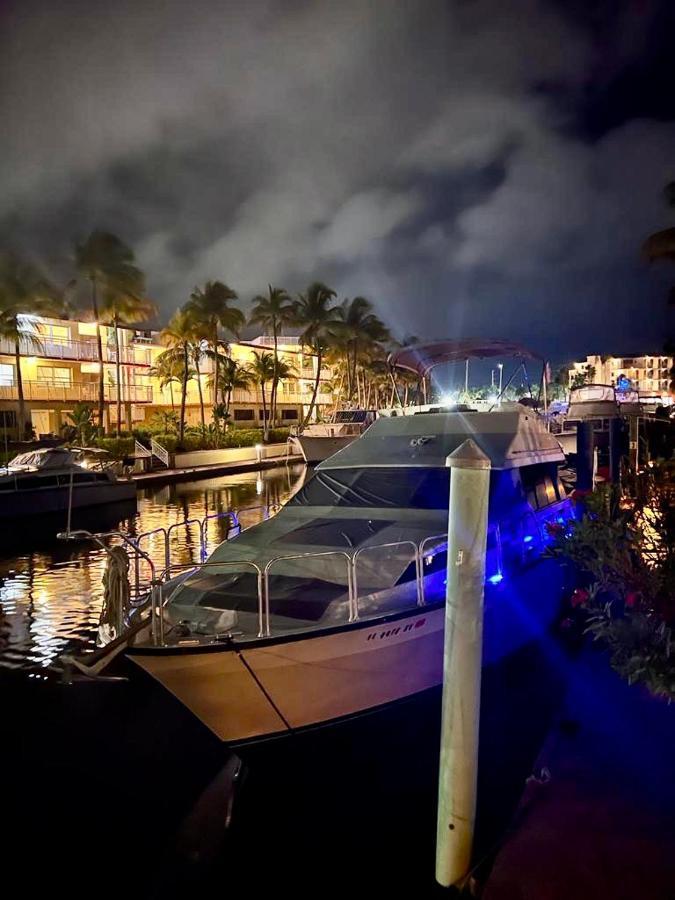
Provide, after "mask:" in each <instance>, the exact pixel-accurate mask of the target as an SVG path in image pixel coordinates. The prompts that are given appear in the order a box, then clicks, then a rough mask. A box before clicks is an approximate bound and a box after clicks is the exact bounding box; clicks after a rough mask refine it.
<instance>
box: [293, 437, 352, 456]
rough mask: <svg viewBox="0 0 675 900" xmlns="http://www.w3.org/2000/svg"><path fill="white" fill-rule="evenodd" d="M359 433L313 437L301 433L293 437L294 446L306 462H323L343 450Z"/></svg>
mask: <svg viewBox="0 0 675 900" xmlns="http://www.w3.org/2000/svg"><path fill="white" fill-rule="evenodd" d="M357 437H358V435H355V434H349V435H344V436H343V437H329V436H326V437H311V436H307V435H299V436H297V437H293V438H291V440H292V442H293V445H294V447H295V448H296V449H297V450H298V451H299V452H300V453H301V454H302V456H303V458H304V460H305V462H306V463H317V462H322V461H323V460H324V459H328V457H329V456H333V454H334V453H337V452H338V450H343V449H344V448H345V447H348V446H349V445H350V444H351V443H353V441H355V440H356V439H357Z"/></svg>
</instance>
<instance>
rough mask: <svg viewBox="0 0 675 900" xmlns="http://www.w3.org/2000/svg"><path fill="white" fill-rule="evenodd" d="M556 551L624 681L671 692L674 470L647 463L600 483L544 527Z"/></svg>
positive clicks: (674, 667) (674, 666) (674, 671)
mask: <svg viewBox="0 0 675 900" xmlns="http://www.w3.org/2000/svg"><path fill="white" fill-rule="evenodd" d="M551 531H552V536H553V543H552V545H551V547H550V551H549V552H551V553H553V554H554V555H555V556H559V557H563V558H566V559H568V560H570V561H572V562H573V563H574V564H575V566H576V567H577V569H578V571H579V572H580V573H581V576H582V578H583V579H584V582H585V587H584V588H582V589H578V590H577V591H575V592H574V594H573V595H572V598H571V602H572V606H573V607H579V608H581V609H583V611H584V615H585V626H586V632H587V633H588V634H591V635H592V636H593V638H594V639H595V640H599V641H602V642H604V644H605V645H606V646H607V648H608V649H609V652H610V657H611V662H612V665H613V666H614V668H615V669H616V670H617V671H618V672H619V673H620V674H621V675H622V676H623V677H624V678H626V679H627V680H628V681H629V682H630V683H633V682H639V683H642V684H644V685H645V686H646V687H647V688H648V689H649V690H650V691H651V692H652V693H653V694H656V695H658V696H664V697H667V698H668V699H669V700H671V699H674V698H675V657H674V656H673V653H672V649H671V643H672V631H673V627H674V626H675V473H674V472H673V469H672V468H670V467H668V466H652V467H649V468H647V469H646V470H645V471H644V472H642V473H640V474H639V475H637V476H635V477H633V478H632V479H630V480H629V482H628V483H626V484H625V485H624V486H623V489H622V490H621V491H619V490H618V489H617V488H612V487H609V486H605V487H602V488H600V489H598V490H596V491H595V492H594V493H593V494H591V495H590V496H589V497H588V498H587V500H586V511H585V513H584V515H583V516H582V518H581V519H580V520H579V521H576V522H570V523H568V525H567V526H566V527H553V528H552V529H551Z"/></svg>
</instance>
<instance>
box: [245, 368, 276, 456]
mask: <svg viewBox="0 0 675 900" xmlns="http://www.w3.org/2000/svg"><path fill="white" fill-rule="evenodd" d="M275 375H276V368H275V365H274V356H273V355H272V354H271V353H267V352H263V353H256V354H255V360H254V362H253V363H251V379H252V380H253V381H255V383H256V384H258V385H260V391H261V393H262V407H263V423H264V424H263V440H264V441H266V440H267V438H268V437H269V433H270V423H269V419H268V417H267V404H266V403H265V385H266V384H267V382H268V381H273V380H274V377H275Z"/></svg>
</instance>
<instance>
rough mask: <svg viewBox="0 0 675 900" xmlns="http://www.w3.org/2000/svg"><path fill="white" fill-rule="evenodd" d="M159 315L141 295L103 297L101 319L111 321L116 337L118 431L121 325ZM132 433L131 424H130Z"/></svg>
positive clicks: (112, 293) (123, 293)
mask: <svg viewBox="0 0 675 900" xmlns="http://www.w3.org/2000/svg"><path fill="white" fill-rule="evenodd" d="M156 314H157V307H156V306H155V304H154V303H153V302H152V301H151V300H148V299H147V298H146V297H143V296H141V295H137V294H132V293H129V292H126V291H124V290H112V291H108V290H106V292H105V293H104V295H103V302H102V304H101V318H102V319H104V320H109V321H110V323H111V325H112V327H113V333H114V335H115V380H116V382H117V431H118V434H119V431H120V427H121V422H122V378H121V375H122V360H121V358H120V334H119V328H120V325H136V324H138V323H139V322H147V321H148V319H150V318H152V316H154V315H156ZM128 425H129V431H131V423H128Z"/></svg>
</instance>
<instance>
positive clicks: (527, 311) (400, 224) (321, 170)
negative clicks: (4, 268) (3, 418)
mask: <svg viewBox="0 0 675 900" xmlns="http://www.w3.org/2000/svg"><path fill="white" fill-rule="evenodd" d="M571 6H573V4H558V3H553V2H543V0H539V2H536V0H511V2H509V3H508V4H505V3H502V2H499V0H473V2H470V0H465V2H434V0H420V2H417V3H415V2H397V0H381V2H377V0H373V2H365V0H354V2H349V0H347V2H341V3H332V2H326V3H319V2H309V0H306V2H303V0H294V2H288V0H286V2H272V0H269V2H250V3H227V2H218V3H216V2H207V0H194V2H192V3H190V4H185V3H184V2H175V0H164V2H153V0H146V2H143V3H136V2H127V0H120V2H114V3H110V4H107V5H106V6H100V7H99V6H98V5H94V4H92V3H91V2H89V3H85V2H80V0H71V2H69V3H67V4H49V3H46V2H38V0H23V2H21V3H19V2H16V3H13V4H11V3H10V4H9V5H8V6H6V7H5V9H4V11H3V14H2V15H3V22H2V25H3V27H2V35H3V37H2V39H1V41H0V44H1V46H0V87H1V93H0V114H1V115H2V121H3V122H4V123H5V125H6V128H5V134H4V138H3V150H2V169H1V171H0V190H1V194H0V196H1V197H2V207H1V208H0V230H1V232H2V240H3V243H6V244H9V245H10V246H12V247H14V248H15V249H17V250H21V251H23V252H24V253H26V254H29V255H32V256H35V257H37V258H40V259H41V260H43V261H44V263H45V264H46V265H48V266H49V267H50V270H51V271H53V272H54V273H55V274H56V275H58V277H66V271H67V265H66V260H67V257H68V253H69V247H70V245H71V243H72V240H73V238H75V237H79V236H82V235H84V234H86V233H87V231H88V230H90V229H91V228H94V227H101V228H106V229H110V230H113V231H116V232H117V233H119V234H120V235H121V236H122V237H123V238H124V239H125V240H126V241H127V242H129V243H130V244H131V245H132V246H133V247H134V249H135V251H136V253H137V256H138V258H139V261H140V264H141V265H142V266H143V267H144V268H145V270H146V272H147V275H148V285H149V290H150V292H151V294H152V296H153V297H154V298H156V300H157V301H158V303H159V304H160V306H161V308H162V309H163V311H164V312H165V314H168V313H170V312H171V311H172V310H173V309H174V308H175V307H176V306H178V305H179V304H180V303H182V302H183V301H184V300H185V299H186V298H187V296H188V294H189V292H190V290H191V289H192V288H193V287H194V285H195V284H198V283H202V282H204V281H205V280H207V279H209V278H221V279H222V280H224V281H227V282H228V283H229V284H230V285H231V286H232V287H234V288H235V289H236V290H237V291H238V292H239V294H240V296H241V297H242V298H243V299H244V300H245V301H246V300H248V299H250V297H251V296H252V295H253V294H255V293H257V292H259V291H261V290H264V289H265V287H266V285H267V283H268V282H272V283H274V284H283V285H285V286H286V287H287V288H288V289H289V290H293V291H295V290H300V289H301V288H303V287H304V286H305V285H306V283H307V282H309V281H310V280H312V279H313V278H316V277H319V278H321V279H322V280H325V281H327V282H328V283H330V284H331V285H332V286H333V287H335V289H336V290H338V292H339V293H340V295H342V296H354V295H355V294H357V293H358V294H364V295H366V296H368V297H369V298H370V299H371V300H372V301H373V302H374V304H375V305H376V307H377V309H378V311H379V312H380V314H381V315H382V316H383V317H384V318H385V319H386V320H387V321H388V322H390V323H391V325H392V327H393V329H394V331H396V332H397V333H398V334H399V335H403V334H408V333H415V334H418V335H420V336H421V337H432V336H433V337H435V336H439V335H448V336H461V335H464V336H466V335H471V334H474V335H481V336H485V335H494V336H498V337H508V338H512V339H521V340H525V341H527V342H528V343H530V344H533V345H534V346H535V347H536V348H537V349H541V350H543V351H546V352H558V353H559V352H561V347H562V346H564V347H565V350H566V353H567V351H568V353H567V355H570V354H578V353H581V352H587V351H588V352H591V351H596V352H610V351H612V350H615V349H616V350H618V351H619V352H621V350H622V349H624V348H625V345H626V339H625V338H623V339H622V338H621V337H620V336H621V335H622V334H628V335H630V339H631V346H633V344H636V345H637V344H639V345H640V347H642V346H643V345H644V346H649V347H658V346H659V345H660V343H661V342H662V339H663V334H664V316H665V305H664V303H663V300H662V294H663V291H664V286H665V284H666V282H667V279H668V276H667V273H659V272H658V271H657V272H656V273H653V272H650V271H648V270H647V269H645V267H644V266H643V265H642V264H641V262H640V259H639V247H640V243H641V241H642V240H643V238H644V237H645V235H646V234H648V233H649V232H650V231H653V230H656V229H657V228H658V227H661V226H664V225H668V224H670V221H669V216H668V211H667V210H666V209H665V207H664V205H663V201H662V196H661V190H662V188H663V185H664V184H665V183H666V182H667V181H668V180H670V179H672V178H673V177H675V172H674V170H675V126H674V125H672V124H670V123H669V122H668V121H663V120H662V119H663V118H664V117H660V119H659V120H657V119H655V118H649V117H648V116H647V115H644V116H641V115H632V114H631V115H630V116H626V117H623V118H622V117H621V116H620V115H618V116H614V121H611V122H610V123H609V124H608V125H605V126H603V127H599V128H596V129H595V130H594V129H593V128H592V127H588V115H587V114H588V109H589V106H592V105H593V103H598V98H600V100H602V97H603V96H604V95H605V94H607V93H609V92H611V90H612V86H613V85H614V84H615V83H616V82H617V80H618V79H620V78H621V77H622V76H623V73H625V72H626V71H627V70H630V67H631V66H632V65H634V64H635V61H636V60H640V59H641V58H642V57H643V56H644V54H645V52H646V48H647V47H648V44H649V40H650V34H651V33H652V32H653V29H654V27H655V23H657V19H658V15H659V10H660V5H659V4H658V3H656V2H654V3H650V2H641V3H639V4H635V3H629V2H626V3H625V4H618V7H619V9H620V12H621V15H619V16H613V17H612V19H611V21H610V20H609V19H606V18H604V17H602V16H600V18H599V19H597V18H596V19H595V20H594V21H593V22H592V23H589V21H588V20H587V17H585V16H584V15H583V14H582V13H580V14H579V15H574V14H572V13H571V12H570V7H571ZM581 6H582V7H583V4H581ZM614 6H615V7H616V6H617V5H616V4H615V5H614ZM591 26H592V27H591ZM638 112H639V111H638ZM599 118H601V117H599Z"/></svg>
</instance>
